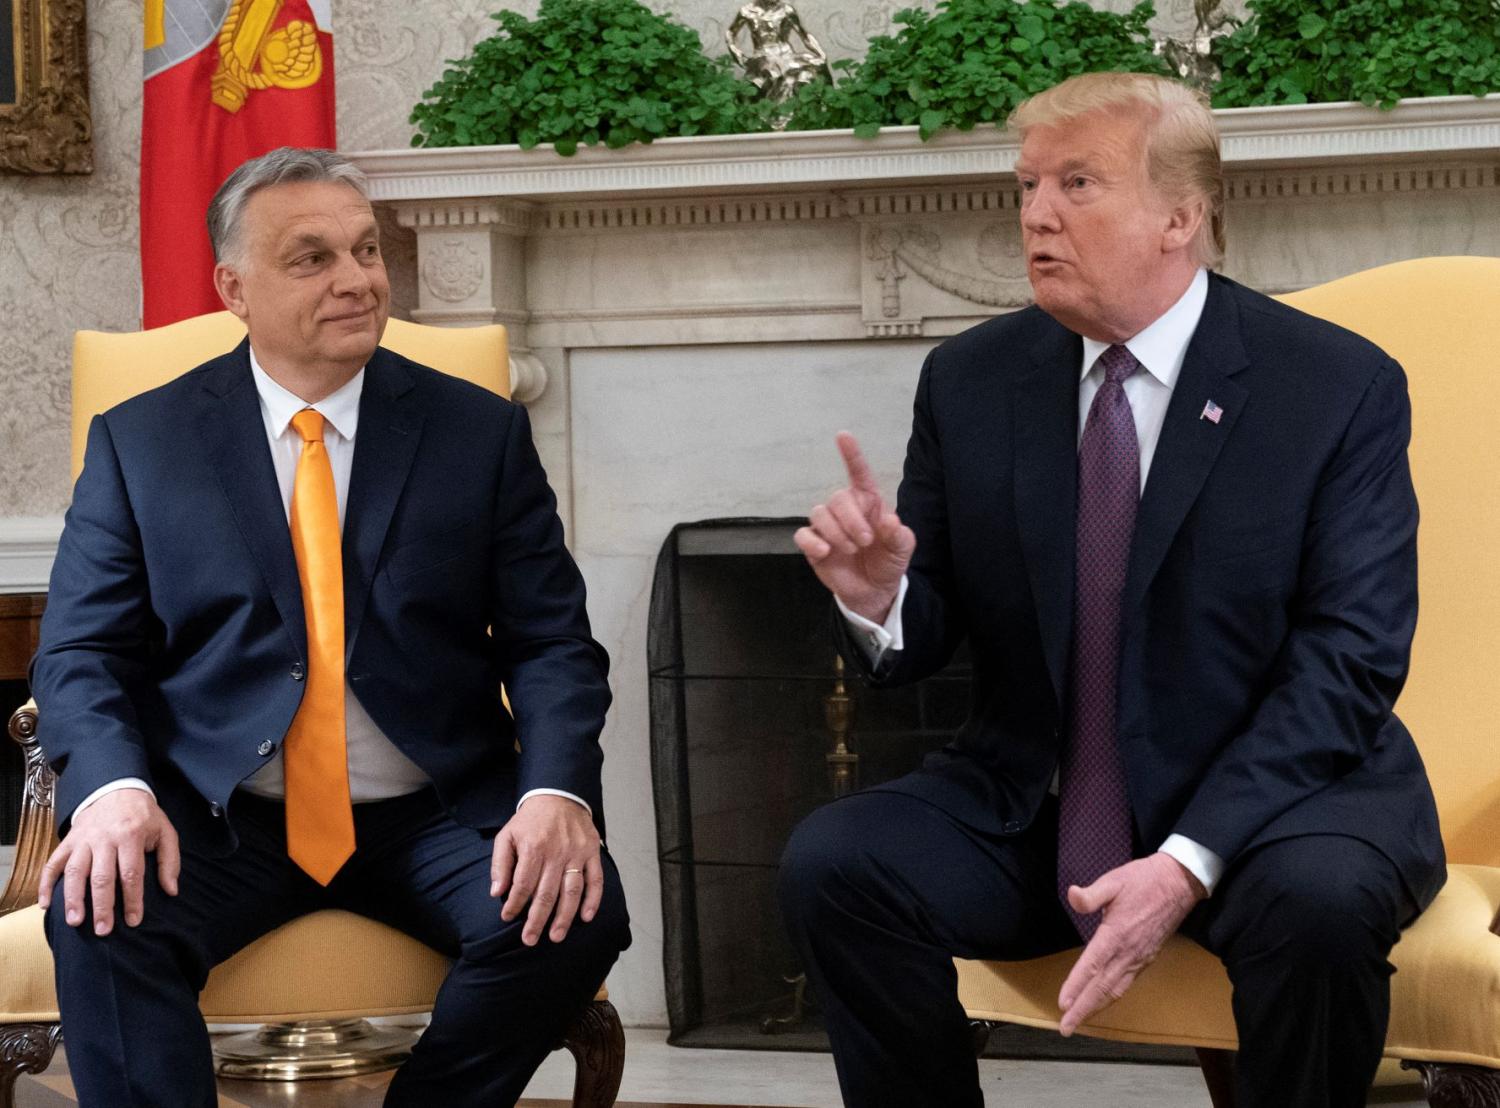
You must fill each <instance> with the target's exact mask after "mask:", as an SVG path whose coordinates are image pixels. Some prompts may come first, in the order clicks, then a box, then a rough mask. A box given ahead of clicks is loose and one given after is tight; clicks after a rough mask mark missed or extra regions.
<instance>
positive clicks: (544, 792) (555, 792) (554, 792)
mask: <svg viewBox="0 0 1500 1108" xmlns="http://www.w3.org/2000/svg"><path fill="white" fill-rule="evenodd" d="M534 796H564V797H567V798H568V799H569V800H571V801H572V802H573V803H574V804H580V805H582V806H583V810H584V811H585V812H587V813H588V814H589V815H593V814H594V810H593V809H592V808H590V807H589V805H588V801H586V800H584V799H583V797H581V796H574V795H573V794H572V793H567V792H563V791H562V790H561V789H532V790H531V791H530V792H529V793H527V794H526V795H525V796H523V797H521V799H520V800H519V801H518V802H517V803H516V811H518V812H519V811H520V810H521V805H522V804H525V803H526V802H527V801H528V800H530V799H531V798H532V797H534Z"/></svg>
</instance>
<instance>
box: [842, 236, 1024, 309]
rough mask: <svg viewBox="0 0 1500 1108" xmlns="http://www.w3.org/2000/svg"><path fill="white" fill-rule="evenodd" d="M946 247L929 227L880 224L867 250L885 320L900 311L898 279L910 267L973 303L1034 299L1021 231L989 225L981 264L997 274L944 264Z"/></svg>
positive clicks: (981, 242)
mask: <svg viewBox="0 0 1500 1108" xmlns="http://www.w3.org/2000/svg"><path fill="white" fill-rule="evenodd" d="M942 247H943V242H942V239H941V238H939V237H938V235H937V232H935V231H933V230H931V229H929V228H925V227H879V228H875V229H874V230H873V231H872V232H871V234H870V238H869V244H868V246H867V248H866V253H867V254H868V256H869V258H870V261H871V262H872V263H873V266H872V271H873V275H874V276H875V279H876V280H878V281H879V282H880V285H881V300H880V310H881V314H882V315H883V316H884V317H885V318H886V319H895V318H897V317H898V316H900V315H901V314H902V313H901V293H900V287H899V285H898V282H900V281H901V280H903V279H904V278H905V276H906V271H907V270H908V269H909V270H910V271H911V272H913V273H915V274H917V276H919V277H921V278H922V279H923V280H924V281H926V282H927V283H928V284H929V285H932V286H933V287H934V288H937V289H941V290H942V291H943V292H946V293H951V294H952V295H954V296H957V297H960V298H961V299H963V300H967V301H969V302H970V303H972V304H982V305H984V306H985V307H989V308H1015V307H1019V306H1021V305H1023V304H1027V303H1029V302H1030V295H1031V286H1030V284H1029V283H1028V282H1027V280H1026V265H1025V260H1024V258H1023V257H1022V253H1021V243H1020V234H1019V232H1018V231H1017V230H1016V229H1015V228H1014V227H1013V226H1012V225H1011V224H1010V223H1009V222H996V223H992V224H990V225H989V226H988V227H986V228H985V229H984V230H983V231H982V232H981V233H980V235H979V239H978V241H977V243H976V244H975V252H976V256H977V258H978V261H979V264H980V266H981V267H983V268H984V269H986V270H988V271H989V272H990V273H992V274H994V275H995V276H994V278H990V277H985V276H982V275H980V274H976V273H969V272H965V271H963V270H960V269H956V268H953V267H952V266H948V265H944V264H943V262H942V260H941V258H942Z"/></svg>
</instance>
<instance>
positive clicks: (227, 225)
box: [208, 146, 370, 262]
mask: <svg viewBox="0 0 1500 1108" xmlns="http://www.w3.org/2000/svg"><path fill="white" fill-rule="evenodd" d="M304 181H311V182H319V181H337V182H339V183H341V184H345V185H348V186H349V187H350V188H352V189H354V191H355V192H357V193H359V194H360V195H361V196H363V197H364V198H365V199H367V200H368V199H369V196H370V193H369V186H368V181H367V180H366V178H365V175H364V172H363V171H362V170H361V169H360V168H359V167H358V166H357V165H355V164H354V163H353V162H351V161H350V160H349V159H348V158H346V157H344V156H343V155H342V154H337V153H335V152H334V151H332V150H316V149H307V148H303V147H299V146H282V147H280V148H278V149H276V150H272V151H271V152H270V153H269V154H262V155H261V156H260V157H258V158H251V159H250V160H249V161H248V162H245V163H244V164H243V165H241V166H240V167H239V168H238V169H236V170H235V171H234V172H233V173H231V174H230V175H229V176H228V177H227V178H225V180H224V183H223V184H222V185H220V186H219V191H218V192H216V193H214V198H213V199H212V200H210V201H209V203H208V241H209V243H210V244H211V245H212V246H213V250H214V261H215V262H237V261H240V260H241V258H240V255H241V252H242V249H243V246H244V244H243V243H242V242H240V216H241V215H243V214H244V211H245V202H246V201H248V200H249V199H250V197H252V196H254V195H255V194H256V193H257V192H259V191H260V190H261V189H263V188H270V187H271V186H272V185H292V184H300V183H301V182H304Z"/></svg>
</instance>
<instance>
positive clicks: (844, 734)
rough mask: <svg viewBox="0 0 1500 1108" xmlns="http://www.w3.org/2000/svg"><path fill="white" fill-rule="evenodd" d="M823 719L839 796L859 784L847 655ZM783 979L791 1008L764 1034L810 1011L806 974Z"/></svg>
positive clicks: (832, 784) (764, 1025)
mask: <svg viewBox="0 0 1500 1108" xmlns="http://www.w3.org/2000/svg"><path fill="white" fill-rule="evenodd" d="M823 719H824V721H825V722H826V723H827V725H828V732H829V734H830V735H831V736H832V738H833V748H832V749H831V750H829V752H828V753H827V754H825V755H823V761H824V762H826V763H827V764H828V787H829V788H830V789H831V790H832V792H833V795H834V798H835V799H837V798H839V797H841V796H848V795H849V794H850V793H851V792H853V791H854V790H855V789H857V788H859V755H858V754H856V753H855V752H854V751H852V750H850V749H849V736H850V731H851V729H852V724H853V722H854V698H853V697H852V696H850V695H849V691H848V688H847V687H846V686H845V683H844V659H843V658H842V657H841V656H839V655H837V654H835V655H834V658H833V691H832V692H831V693H829V694H828V695H827V696H825V697H824V698H823ZM782 980H783V981H785V982H786V983H787V984H788V985H791V986H792V989H793V991H792V1010H791V1011H790V1012H789V1013H788V1014H786V1015H785V1016H767V1017H766V1018H765V1019H763V1020H761V1021H760V1030H761V1034H763V1035H775V1034H776V1033H777V1032H780V1031H786V1030H789V1029H790V1028H793V1027H796V1026H797V1025H798V1024H800V1023H801V1022H802V1021H803V1018H804V1016H805V1013H806V1011H807V974H805V973H799V974H797V975H796V976H795V977H784V978H782Z"/></svg>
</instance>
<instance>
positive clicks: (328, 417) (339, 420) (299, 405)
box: [250, 347, 365, 442]
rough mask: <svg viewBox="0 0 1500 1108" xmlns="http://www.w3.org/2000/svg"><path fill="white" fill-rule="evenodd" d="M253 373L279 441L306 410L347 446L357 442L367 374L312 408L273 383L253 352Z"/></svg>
mask: <svg viewBox="0 0 1500 1108" xmlns="http://www.w3.org/2000/svg"><path fill="white" fill-rule="evenodd" d="M250 373H251V374H252V375H253V376H254V378H255V391H256V392H258V393H260V402H261V404H263V405H264V406H265V410H266V412H267V414H268V415H269V416H270V420H271V431H272V433H273V434H274V436H275V437H276V438H278V439H279V438H281V436H282V435H284V434H286V429H287V425H288V424H290V423H291V422H292V416H294V415H296V414H297V413H298V412H300V411H301V410H302V409H303V408H311V409H312V410H313V411H315V412H317V413H318V414H319V415H321V416H322V417H323V420H324V423H325V426H328V427H332V428H333V430H334V431H335V433H337V434H338V436H339V437H340V438H342V439H343V440H344V441H345V442H353V441H354V432H355V429H356V428H357V427H358V426H359V397H360V393H361V392H363V391H364V385H365V371H364V369H361V370H360V371H359V372H358V373H356V374H355V375H354V376H353V377H351V378H350V379H349V381H348V383H347V384H345V385H343V386H342V387H340V388H339V390H338V391H337V392H333V393H330V394H329V395H327V396H325V397H323V399H322V400H319V401H318V402H317V403H316V404H309V403H308V402H307V401H306V400H303V399H302V398H301V397H300V396H298V395H297V394H296V393H294V392H290V391H288V390H287V389H285V388H283V387H282V386H281V385H279V384H277V383H276V382H275V381H274V380H272V379H271V375H270V374H269V373H267V372H266V371H265V370H264V369H262V368H261V365H260V362H258V361H257V360H256V358H255V350H254V348H253V347H252V348H251V350H250Z"/></svg>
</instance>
